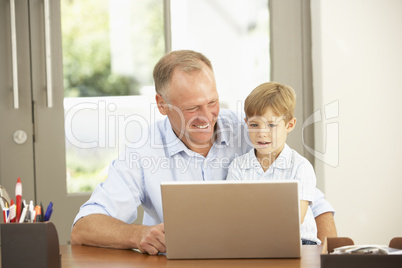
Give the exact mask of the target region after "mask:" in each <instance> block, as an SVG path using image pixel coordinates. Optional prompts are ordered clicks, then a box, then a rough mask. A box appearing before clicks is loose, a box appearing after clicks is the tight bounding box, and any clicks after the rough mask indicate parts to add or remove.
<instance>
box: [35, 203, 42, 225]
mask: <svg viewBox="0 0 402 268" xmlns="http://www.w3.org/2000/svg"><path fill="white" fill-rule="evenodd" d="M35 215H36V217H35V222H41V221H42V210H41V208H40V206H36V207H35Z"/></svg>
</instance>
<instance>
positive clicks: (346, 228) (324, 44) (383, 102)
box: [311, 0, 402, 244]
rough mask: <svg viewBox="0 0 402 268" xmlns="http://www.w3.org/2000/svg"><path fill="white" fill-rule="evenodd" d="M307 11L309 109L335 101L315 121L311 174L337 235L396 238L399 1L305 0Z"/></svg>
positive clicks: (401, 176) (401, 148)
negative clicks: (313, 170) (310, 74)
mask: <svg viewBox="0 0 402 268" xmlns="http://www.w3.org/2000/svg"><path fill="white" fill-rule="evenodd" d="M311 11H312V39H313V77H314V94H315V96H314V103H315V110H318V109H323V108H324V107H325V106H327V107H329V106H331V105H329V106H328V104H330V103H332V102H334V101H338V106H337V107H335V106H332V112H333V113H334V117H333V118H331V119H329V120H326V121H325V120H323V121H322V122H321V123H316V125H315V129H316V133H315V134H316V136H315V137H316V143H315V146H316V149H317V150H318V151H320V152H321V153H324V154H323V155H321V156H320V155H318V156H319V157H321V158H322V159H321V160H323V161H320V160H316V172H317V175H318V178H319V179H320V180H321V181H320V184H321V185H322V186H323V187H324V189H325V193H326V195H327V198H328V200H329V201H330V202H331V203H332V204H333V206H334V207H335V209H336V215H335V221H336V224H337V228H338V235H339V236H348V237H351V238H352V239H353V240H354V241H355V243H359V244H363V243H377V244H388V242H389V240H390V239H391V238H392V237H394V236H402V194H401V190H402V169H401V167H402V157H401V154H402V142H401V141H400V139H401V138H402V124H401V123H402V119H401V111H402V108H401V101H402V31H401V29H402V16H401V12H402V1H400V0H367V1H362V0H337V1H320V0H312V1H311ZM322 111H324V110H322ZM323 116H324V114H323ZM324 118H325V117H324ZM326 122H327V123H328V122H332V123H333V124H332V125H327V126H328V127H331V128H329V129H330V131H329V132H332V133H327V132H326V131H325V128H326V125H325V123H326ZM327 134H331V135H329V138H328V140H326V137H327V136H328V135H327ZM331 144H332V145H333V146H332V147H327V148H326V145H331ZM325 148H326V149H327V151H325ZM334 148H335V149H336V150H337V151H335V150H334ZM337 154H338V158H337V159H338V163H336V161H335V162H333V163H335V164H332V166H331V164H328V163H325V162H326V160H331V159H332V160H333V159H334V158H336V156H337ZM326 157H327V159H326ZM327 162H328V161H327ZM329 162H331V161H329Z"/></svg>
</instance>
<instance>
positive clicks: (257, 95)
mask: <svg viewBox="0 0 402 268" xmlns="http://www.w3.org/2000/svg"><path fill="white" fill-rule="evenodd" d="M295 106H296V94H295V91H294V90H293V88H291V87H290V86H287V85H283V84H280V83H276V82H268V83H264V84H261V85H259V86H258V87H256V88H255V89H254V90H253V91H252V92H251V93H250V95H248V97H247V98H246V101H245V102H244V112H245V113H246V116H247V118H250V117H253V116H261V115H263V114H264V113H265V112H266V110H267V108H268V107H270V108H271V109H272V112H273V113H274V114H275V115H277V116H284V117H285V118H284V119H285V122H289V120H291V119H292V118H293V117H294V112H295Z"/></svg>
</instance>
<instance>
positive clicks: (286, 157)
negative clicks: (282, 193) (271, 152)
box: [245, 144, 292, 170]
mask: <svg viewBox="0 0 402 268" xmlns="http://www.w3.org/2000/svg"><path fill="white" fill-rule="evenodd" d="M254 150H255V149H254V148H251V150H250V151H249V152H248V153H247V159H248V161H245V165H246V166H245V168H260V167H261V165H260V163H259V162H258V159H257V157H256V156H255V153H254ZM291 164H292V149H290V147H289V146H288V145H287V144H285V146H284V147H283V150H282V152H281V153H280V154H279V156H278V158H276V160H275V161H274V162H273V163H272V165H271V166H270V167H269V169H272V168H278V169H289V168H291V166H292V165H291ZM269 169H268V170H269Z"/></svg>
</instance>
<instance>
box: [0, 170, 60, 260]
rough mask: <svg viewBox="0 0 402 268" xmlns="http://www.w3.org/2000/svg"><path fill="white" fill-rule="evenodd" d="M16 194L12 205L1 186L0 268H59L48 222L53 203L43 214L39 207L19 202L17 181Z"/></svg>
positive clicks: (54, 236) (55, 239) (56, 240)
mask: <svg viewBox="0 0 402 268" xmlns="http://www.w3.org/2000/svg"><path fill="white" fill-rule="evenodd" d="M15 190H16V191H15V193H16V198H15V200H16V202H15V203H14V201H13V199H10V197H9V195H8V193H7V191H6V190H5V189H4V187H2V186H1V185H0V196H1V198H0V199H1V200H0V204H1V207H2V210H3V223H1V224H0V227H1V267H21V268H22V267H30V268H32V267H61V256H60V250H59V238H58V235H57V230H56V227H55V226H54V224H53V223H52V222H50V221H49V219H50V216H51V214H52V211H53V203H52V202H50V203H49V205H48V206H47V209H46V212H45V213H43V211H44V210H43V206H42V204H40V205H37V206H34V204H33V201H30V202H29V204H27V203H26V202H25V200H22V199H21V197H22V187H21V179H20V178H18V180H17V185H16V189H15Z"/></svg>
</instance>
